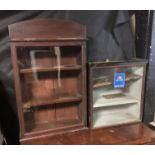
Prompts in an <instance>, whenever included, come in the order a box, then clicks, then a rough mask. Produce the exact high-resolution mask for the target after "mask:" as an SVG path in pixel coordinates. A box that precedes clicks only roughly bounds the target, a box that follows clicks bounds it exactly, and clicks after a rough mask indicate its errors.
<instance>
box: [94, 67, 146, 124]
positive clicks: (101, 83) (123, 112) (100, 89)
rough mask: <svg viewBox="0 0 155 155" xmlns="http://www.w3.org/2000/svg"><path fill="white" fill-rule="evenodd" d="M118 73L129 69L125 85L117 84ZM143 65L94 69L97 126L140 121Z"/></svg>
mask: <svg viewBox="0 0 155 155" xmlns="http://www.w3.org/2000/svg"><path fill="white" fill-rule="evenodd" d="M115 73H125V85H124V86H123V87H121V88H115V87H114V75H115ZM142 80H143V67H142V66H129V67H118V68H117V67H109V68H108V67H107V68H106V67H105V68H103V67H101V68H94V69H93V125H92V126H93V127H100V126H111V125H118V124H123V123H129V122H135V121H140V119H141V118H140V116H141V94H142V92H141V91H142Z"/></svg>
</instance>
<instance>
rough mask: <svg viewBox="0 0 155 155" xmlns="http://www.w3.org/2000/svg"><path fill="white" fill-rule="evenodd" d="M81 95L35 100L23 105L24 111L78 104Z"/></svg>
mask: <svg viewBox="0 0 155 155" xmlns="http://www.w3.org/2000/svg"><path fill="white" fill-rule="evenodd" d="M81 100H82V96H81V95H65V94H64V95H54V96H50V97H46V98H35V99H32V100H30V101H28V102H26V103H24V104H23V108H24V109H29V108H33V107H37V106H45V105H52V104H61V103H72V102H80V101H81Z"/></svg>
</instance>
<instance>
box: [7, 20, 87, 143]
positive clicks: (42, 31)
mask: <svg viewBox="0 0 155 155" xmlns="http://www.w3.org/2000/svg"><path fill="white" fill-rule="evenodd" d="M9 37H10V45H11V54H12V64H13V72H14V81H15V90H16V100H17V109H18V115H19V123H20V142H21V143H23V144H24V142H25V141H26V142H28V141H30V140H33V139H35V138H38V137H46V136H47V137H48V136H50V135H52V134H55V133H61V132H66V131H72V130H78V129H81V128H84V127H85V126H86V120H87V118H86V114H87V113H86V82H85V80H86V44H85V40H86V29H85V26H83V25H80V24H78V23H75V22H69V21H59V20H50V19H35V20H29V21H23V22H19V23H15V24H12V25H9Z"/></svg>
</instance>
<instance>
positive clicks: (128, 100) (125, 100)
mask: <svg viewBox="0 0 155 155" xmlns="http://www.w3.org/2000/svg"><path fill="white" fill-rule="evenodd" d="M138 102H139V101H138V100H136V99H134V98H132V97H130V96H126V95H124V94H122V96H121V97H117V98H115V97H114V98H108V99H107V98H105V97H100V98H99V99H98V100H97V101H96V102H95V103H94V105H93V107H94V108H99V107H110V106H120V105H128V104H136V103H138Z"/></svg>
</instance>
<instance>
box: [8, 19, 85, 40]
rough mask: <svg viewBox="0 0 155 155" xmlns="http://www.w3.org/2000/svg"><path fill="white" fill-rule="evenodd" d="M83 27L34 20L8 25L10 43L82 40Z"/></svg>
mask: <svg viewBox="0 0 155 155" xmlns="http://www.w3.org/2000/svg"><path fill="white" fill-rule="evenodd" d="M85 29H86V28H85V26H83V25H81V24H79V23H75V22H71V21H70V22H68V21H63V20H52V19H34V20H29V21H24V22H19V23H15V24H11V25H9V36H10V40H11V41H49V40H52V41H56V40H84V39H86V30H85Z"/></svg>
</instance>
